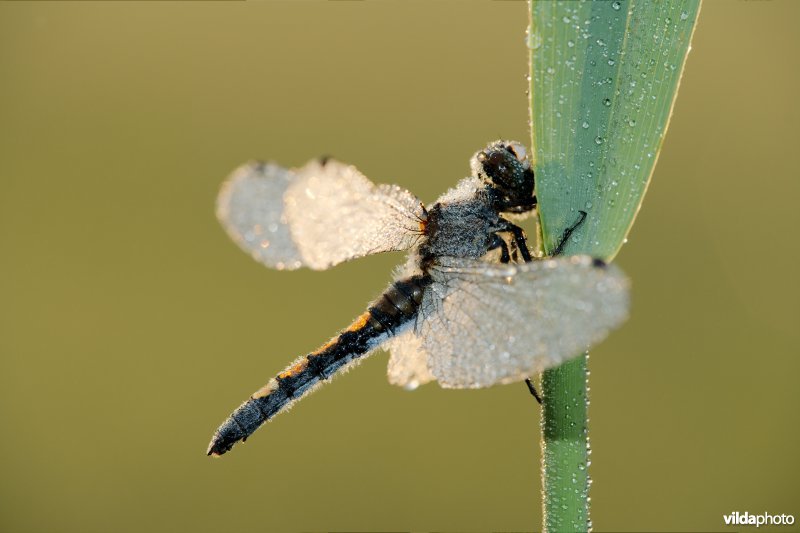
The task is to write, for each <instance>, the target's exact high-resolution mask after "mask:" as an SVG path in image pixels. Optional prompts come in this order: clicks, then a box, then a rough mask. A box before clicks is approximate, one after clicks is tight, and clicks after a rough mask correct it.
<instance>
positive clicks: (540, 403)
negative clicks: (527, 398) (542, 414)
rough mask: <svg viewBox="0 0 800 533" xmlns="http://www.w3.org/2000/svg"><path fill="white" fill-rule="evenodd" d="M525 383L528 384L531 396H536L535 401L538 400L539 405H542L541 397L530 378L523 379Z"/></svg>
mask: <svg viewBox="0 0 800 533" xmlns="http://www.w3.org/2000/svg"><path fill="white" fill-rule="evenodd" d="M525 385H527V386H528V391H530V393H531V394H532V395H533V397H534V398H536V401H537V402H539V405H542V397H541V396H539V393H538V392H536V387H535V386H534V385H533V382H532V381H531V378H526V379H525Z"/></svg>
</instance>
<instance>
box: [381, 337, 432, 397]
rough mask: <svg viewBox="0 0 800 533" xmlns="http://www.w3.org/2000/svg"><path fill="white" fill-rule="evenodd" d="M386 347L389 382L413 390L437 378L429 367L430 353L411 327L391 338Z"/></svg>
mask: <svg viewBox="0 0 800 533" xmlns="http://www.w3.org/2000/svg"><path fill="white" fill-rule="evenodd" d="M384 347H385V348H386V349H387V350H389V352H390V356H389V369H388V375H389V383H391V384H392V385H398V386H400V387H405V388H406V389H409V390H413V389H416V388H417V387H419V386H420V385H424V384H425V383H428V382H429V381H433V380H434V379H435V378H434V377H433V374H431V372H430V370H429V369H428V353H427V352H426V351H425V349H424V348H423V347H422V339H421V338H420V337H418V336H417V335H416V333H415V332H414V330H413V328H409V329H407V330H406V331H404V332H403V333H401V334H400V335H398V336H396V337H393V338H391V339H389V340H388V341H387V342H386V344H385V345H384Z"/></svg>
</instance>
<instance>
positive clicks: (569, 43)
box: [567, 41, 575, 48]
mask: <svg viewBox="0 0 800 533" xmlns="http://www.w3.org/2000/svg"><path fill="white" fill-rule="evenodd" d="M567 46H569V47H570V48H572V47H573V46H575V43H574V42H573V41H567Z"/></svg>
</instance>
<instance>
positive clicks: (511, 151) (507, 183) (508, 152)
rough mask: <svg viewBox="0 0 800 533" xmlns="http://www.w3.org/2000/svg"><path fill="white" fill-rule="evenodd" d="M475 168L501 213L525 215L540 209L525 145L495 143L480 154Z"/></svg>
mask: <svg viewBox="0 0 800 533" xmlns="http://www.w3.org/2000/svg"><path fill="white" fill-rule="evenodd" d="M471 165H472V171H473V173H474V174H475V175H476V176H477V177H479V178H480V179H481V180H482V181H483V182H484V183H485V184H486V187H487V189H488V191H489V193H490V196H491V198H492V200H493V202H494V204H495V207H496V208H497V210H498V211H499V212H509V213H524V212H526V211H530V210H531V209H533V208H534V207H535V206H536V197H535V196H534V195H533V185H534V180H533V170H532V169H531V162H530V160H529V159H528V152H527V151H526V150H525V147H524V146H523V145H522V144H520V143H518V142H516V141H495V142H493V143H491V144H489V146H487V147H486V148H484V149H483V150H481V151H479V152H478V153H476V154H475V155H474V156H473V157H472V161H471Z"/></svg>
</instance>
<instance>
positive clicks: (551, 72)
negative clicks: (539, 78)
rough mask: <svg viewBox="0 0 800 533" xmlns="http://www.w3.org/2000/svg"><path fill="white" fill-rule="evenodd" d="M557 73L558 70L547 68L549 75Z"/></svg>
mask: <svg viewBox="0 0 800 533" xmlns="http://www.w3.org/2000/svg"><path fill="white" fill-rule="evenodd" d="M555 72H556V69H554V68H553V67H547V73H548V74H555Z"/></svg>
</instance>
